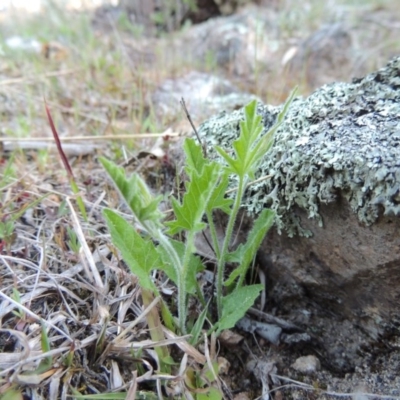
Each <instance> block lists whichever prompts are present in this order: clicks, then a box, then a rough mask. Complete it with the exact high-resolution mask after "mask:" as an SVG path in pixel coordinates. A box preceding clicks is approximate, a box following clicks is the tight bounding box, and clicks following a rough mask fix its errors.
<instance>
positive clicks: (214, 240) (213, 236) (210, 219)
mask: <svg viewBox="0 0 400 400" xmlns="http://www.w3.org/2000/svg"><path fill="white" fill-rule="evenodd" d="M206 215H207V222H208V227H209V229H210V234H211V240H212V245H213V250H214V252H215V257H216V259H217V260H219V259H220V257H221V251H220V248H219V242H218V235H217V229H216V228H215V224H214V220H213V216H212V213H211V212H207V213H206Z"/></svg>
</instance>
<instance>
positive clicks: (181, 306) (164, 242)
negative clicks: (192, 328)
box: [153, 232, 186, 334]
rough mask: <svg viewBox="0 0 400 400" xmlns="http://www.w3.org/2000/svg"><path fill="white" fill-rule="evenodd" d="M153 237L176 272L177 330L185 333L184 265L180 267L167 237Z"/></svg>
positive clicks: (159, 233) (176, 255) (179, 261)
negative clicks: (156, 239)
mask: <svg viewBox="0 0 400 400" xmlns="http://www.w3.org/2000/svg"><path fill="white" fill-rule="evenodd" d="M153 237H156V238H158V240H159V242H160V245H161V246H162V247H163V248H164V250H165V251H166V252H167V254H168V256H169V259H170V260H171V263H172V266H173V267H174V268H175V271H176V286H177V288H178V317H179V328H180V329H181V331H182V334H185V333H186V324H185V323H186V290H185V289H186V288H185V282H186V280H185V276H184V269H185V268H184V264H183V265H182V263H181V260H180V258H179V256H178V254H177V253H176V251H175V249H174V248H173V246H172V245H171V243H170V241H169V240H168V238H167V237H165V236H164V234H163V233H161V232H158V234H157V235H154V236H153Z"/></svg>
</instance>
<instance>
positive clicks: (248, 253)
mask: <svg viewBox="0 0 400 400" xmlns="http://www.w3.org/2000/svg"><path fill="white" fill-rule="evenodd" d="M274 218H275V213H274V212H273V211H272V210H269V209H264V210H262V212H261V214H260V215H259V216H258V218H257V219H256V221H255V222H254V225H253V227H252V229H251V231H250V232H249V235H248V236H247V240H246V243H244V244H241V245H239V246H238V248H237V249H236V250H235V251H234V252H232V253H230V254H229V255H228V256H227V261H228V262H237V263H239V267H238V268H235V269H234V270H233V271H232V273H231V274H230V276H229V278H228V279H227V280H226V282H225V283H224V284H225V286H230V285H231V284H232V283H233V282H234V280H235V279H236V278H237V277H238V276H242V277H244V276H245V274H246V272H247V269H248V268H249V266H250V264H251V262H252V261H253V259H254V257H255V256H256V254H257V251H258V249H259V248H260V246H261V243H262V241H263V240H264V238H265V235H266V234H267V232H268V231H269V229H270V228H271V226H272V225H273V224H274Z"/></svg>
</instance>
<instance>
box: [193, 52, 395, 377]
mask: <svg viewBox="0 0 400 400" xmlns="http://www.w3.org/2000/svg"><path fill="white" fill-rule="evenodd" d="M280 109H281V108H280V107H272V106H267V105H263V104H259V108H258V110H259V113H260V114H261V115H262V117H263V123H264V126H265V130H268V128H269V127H270V126H271V125H272V124H273V123H274V121H275V118H276V116H277V114H278V112H279V111H280ZM241 118H242V112H241V111H240V110H239V111H235V112H233V113H231V114H226V113H222V114H220V115H218V116H216V117H214V118H212V119H210V120H209V121H207V122H206V123H204V124H203V125H202V126H201V128H200V130H199V132H200V134H201V135H202V136H203V138H204V140H205V141H206V143H207V145H208V147H209V150H210V151H209V154H210V155H211V156H212V155H213V154H214V155H215V153H213V150H212V149H213V148H214V147H215V145H217V144H218V145H221V146H223V147H225V148H228V149H229V148H231V143H232V141H233V140H234V139H235V138H236V137H237V134H238V126H239V121H240V120H241ZM269 174H270V175H272V178H271V179H270V180H269V181H263V182H261V183H258V184H256V185H254V186H252V187H251V188H250V189H249V190H248V192H247V194H246V197H245V199H244V202H243V208H244V209H245V210H246V213H247V215H249V216H250V218H249V221H248V222H249V223H251V219H252V218H253V217H255V216H256V215H257V214H258V213H259V212H260V211H261V210H262V209H263V208H264V207H270V208H272V209H274V210H275V211H276V213H277V217H276V224H275V229H274V230H273V232H271V233H270V234H269V235H268V237H267V239H266V241H265V243H264V245H263V247H262V252H261V253H260V254H261V255H262V257H260V260H261V264H263V263H264V266H265V267H268V268H266V273H267V275H268V278H269V279H268V282H269V283H268V290H269V306H270V307H271V306H274V307H277V312H278V314H279V316H281V317H284V318H287V319H289V320H292V321H295V322H296V323H297V324H300V325H302V326H303V327H305V328H306V329H307V331H308V332H309V333H312V334H313V337H314V338H315V341H314V343H313V344H312V346H313V347H314V350H315V351H317V352H318V354H322V355H323V358H322V359H321V362H322V363H323V364H325V365H326V366H329V367H331V368H333V369H335V370H337V371H340V372H344V371H346V370H352V369H353V368H354V367H355V366H356V365H358V364H359V363H361V359H362V358H364V359H365V357H367V354H371V353H373V349H374V346H380V347H381V349H382V346H383V347H384V348H386V349H388V350H389V349H391V348H392V347H391V346H393V347H396V339H395V336H396V335H398V334H399V327H400V315H399V312H398V301H399V298H400V237H399V232H400V218H399V214H400V193H399V189H400V58H396V59H394V60H392V61H391V62H389V63H388V65H387V66H386V67H384V68H382V69H381V70H379V71H377V72H375V73H372V74H370V75H367V76H366V77H365V78H363V79H358V80H355V81H354V82H353V83H333V84H330V85H327V86H323V87H322V88H320V89H318V90H317V91H315V92H314V93H313V94H312V95H311V96H309V97H308V98H306V99H301V98H298V99H296V100H295V101H294V103H293V104H292V106H291V108H290V110H289V112H288V114H287V115H286V118H285V122H284V124H283V125H282V126H281V128H280V129H279V131H278V132H277V134H276V140H275V145H274V147H273V149H272V150H271V152H270V153H269V154H268V156H266V158H265V161H264V162H263V164H262V165H261V167H260V170H259V174H258V175H259V177H260V176H264V175H269ZM243 226H244V225H242V227H243ZM242 233H243V234H244V235H245V234H246V229H245V228H242ZM263 260H264V261H263ZM267 264H268V265H267ZM261 266H262V265H261Z"/></svg>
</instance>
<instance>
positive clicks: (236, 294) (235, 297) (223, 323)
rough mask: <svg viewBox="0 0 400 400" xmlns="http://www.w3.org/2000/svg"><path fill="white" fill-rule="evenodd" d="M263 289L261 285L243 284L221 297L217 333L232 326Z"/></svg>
mask: <svg viewBox="0 0 400 400" xmlns="http://www.w3.org/2000/svg"><path fill="white" fill-rule="evenodd" d="M263 289H264V286H263V285H251V286H243V287H240V288H238V289H235V290H234V291H233V292H232V293H230V294H228V295H227V296H225V297H224V298H223V299H222V315H221V318H220V320H219V321H218V323H217V326H218V331H217V335H218V334H219V333H220V332H221V331H223V330H225V329H230V328H233V327H234V326H235V324H236V322H238V321H239V320H240V319H241V318H242V317H243V316H244V314H245V313H246V311H247V310H248V309H249V308H250V307H251V306H252V305H253V304H254V302H255V300H256V298H257V297H258V295H259V294H260V292H261V290H263Z"/></svg>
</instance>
